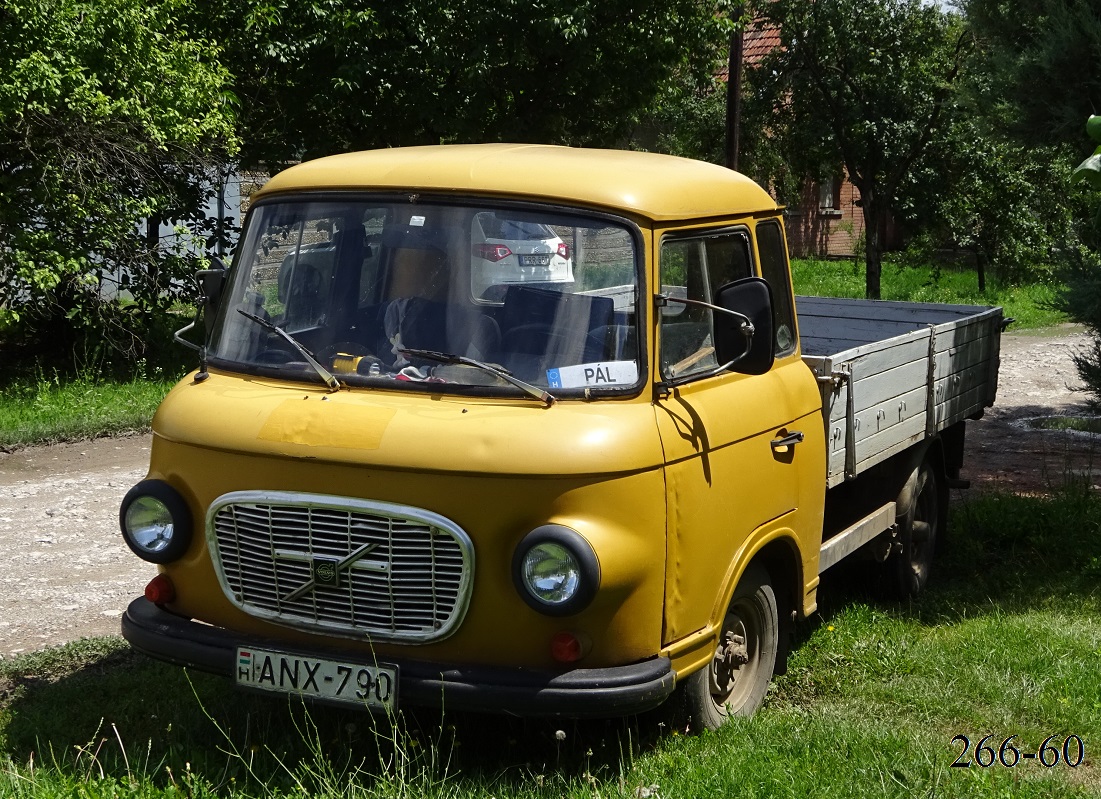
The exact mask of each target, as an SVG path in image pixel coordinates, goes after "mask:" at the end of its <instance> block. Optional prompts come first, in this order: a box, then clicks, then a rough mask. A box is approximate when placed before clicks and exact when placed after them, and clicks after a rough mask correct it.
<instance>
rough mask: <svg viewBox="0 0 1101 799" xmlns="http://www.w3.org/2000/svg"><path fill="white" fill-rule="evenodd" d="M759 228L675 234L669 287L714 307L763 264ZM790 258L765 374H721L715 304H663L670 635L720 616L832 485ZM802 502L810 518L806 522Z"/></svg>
mask: <svg viewBox="0 0 1101 799" xmlns="http://www.w3.org/2000/svg"><path fill="white" fill-rule="evenodd" d="M777 230H778V231H779V230H780V228H779V227H778V226H777ZM752 231H753V228H751V227H750V226H748V225H747V226H744V227H741V226H738V227H731V228H725V229H722V230H718V231H713V232H707V233H702V234H701V233H699V232H698V231H696V232H692V233H689V234H685V235H669V234H667V235H666V236H665V237H663V239H662V242H661V246H660V252H659V262H658V270H659V274H660V284H661V292H662V293H663V294H666V295H667V296H672V297H678V296H679V297H682V298H686V299H695V300H702V301H704V302H709V303H714V302H715V300H714V295H715V292H716V291H717V290H718V289H719V288H721V287H722V286H724V285H726V284H727V283H729V282H731V281H733V280H737V279H739V278H743V277H747V276H749V275H753V274H756V273H758V272H759V271H760V270H759V269H757V268H756V265H755V264H756V257H755V256H756V252H755V249H754V247H753V244H752V241H753V239H752ZM780 235H781V239H780V246H781V248H782V245H783V240H782V232H781V234H780ZM781 255H783V251H782V250H781ZM781 265H782V267H783V270H784V275H785V277H784V285H783V286H782V287H777V286H776V285H773V286H772V287H773V294H774V297H775V296H776V295H777V294H780V293H781V291H782V292H784V293H785V294H784V296H783V297H781V298H780V301H779V302H776V301H775V300H774V321H775V324H774V326H775V328H776V330H775V332H774V348H775V350H776V354H777V355H778V357H777V359H776V361H775V362H774V364H773V366H772V368H771V370H770V371H769V372H767V373H765V374H762V375H741V374H735V373H732V372H729V371H724V372H720V373H718V374H716V373H715V370H716V369H717V367H718V366H719V364H718V362H717V360H716V357H715V350H714V346H713V342H712V324H711V317H712V311H710V310H709V309H707V308H702V307H699V306H691V305H689V306H686V305H683V304H680V303H676V302H669V303H668V304H667V305H665V306H664V307H662V308H660V309H659V310H660V313H659V318H658V320H657V325H658V331H657V340H658V356H657V367H658V371H659V379H660V380H662V381H665V383H666V385H667V387H666V388H665V389H664V390H660V391H659V396H658V399H657V403H656V404H657V418H658V429H659V432H660V435H661V441H662V446H663V448H664V456H665V482H666V492H667V520H666V523H667V530H668V557H667V559H666V603H665V619H664V642H665V643H670V642H672V641H675V640H677V639H679V638H682V637H684V636H685V635H688V634H690V633H692V632H694V631H697V630H699V629H701V628H703V627H704V626H706V625H707V624H708V623H709V622H710V621H715V620H718V619H719V618H721V616H722V614H723V611H724V610H725V609H724V608H721V607H719V604H720V600H721V599H722V594H723V589H724V588H725V587H727V585H728V582H729V580H730V578H731V574H732V570H733V568H734V566H735V564H736V563H738V562H739V561H740V560H741V558H742V556H743V555H747V554H748V552H749V551H750V550H755V549H756V548H757V547H758V546H759V545H760V543H761V542H763V541H764V540H765V539H768V538H770V537H773V536H775V535H782V534H788V533H787V532H786V531H793V532H794V533H795V535H796V536H797V537H800V538H801V537H804V536H805V535H806V534H807V530H808V529H810V528H811V527H813V525H814V524H820V521H821V516H820V514H821V509H820V507H821V502H820V501H818V502H815V501H813V500H811V501H809V502H808V501H807V500H806V499H805V498H804V494H805V493H806V492H807V491H812V492H813V491H815V490H817V491H818V492H819V493H821V492H822V491H823V490H824V489H822V486H821V482H822V474H823V469H824V464H823V463H819V462H818V461H819V460H821V459H822V458H823V457H824V456H823V454H822V453H821V452H819V451H818V450H820V449H821V446H820V444H821V440H822V438H823V434H822V432H821V427H822V421H821V416H820V411H819V408H820V404H821V403H820V399H819V394H818V391H817V388H816V385H815V383H814V378H813V376H812V375H811V374H810V370H809V369H807V367H806V366H805V365H804V364H803V363H802V360H801V358H800V357H799V355H798V351H797V350H798V348H797V346H796V342H795V323H794V318H793V316H794V315H793V312H792V301H791V294H790V288H788V279H787V277H786V274H787V272H786V270H787V263H786V256H785V257H784V258H783V262H782V264H781ZM774 277H775V276H774ZM766 279H767V276H766ZM812 425H816V426H817V427H815V428H812V427H811V426H812ZM800 433H801V434H803V435H802V436H801V437H800V435H799V434H800ZM800 438H802V441H800V440H799V439H800ZM815 478H817V484H815ZM815 505H817V506H818V508H817V510H815V508H814V506H815ZM808 506H809V507H808ZM804 510H809V511H810V516H811V517H812V518H811V519H808V520H805V521H804V520H802V519H801V518H800V516H801V514H802V513H803V511H804ZM815 516H817V518H813V517H815ZM808 525H809V526H808ZM818 529H819V530H820V527H819V528H818ZM816 549H817V547H815V550H816Z"/></svg>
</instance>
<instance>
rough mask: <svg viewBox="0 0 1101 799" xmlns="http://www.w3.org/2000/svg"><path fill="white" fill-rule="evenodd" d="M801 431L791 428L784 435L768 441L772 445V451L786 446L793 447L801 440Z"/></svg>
mask: <svg viewBox="0 0 1101 799" xmlns="http://www.w3.org/2000/svg"><path fill="white" fill-rule="evenodd" d="M803 438H804V436H803V433H802V431H800V430H793V431H792V432H790V433H788V434H787V435H785V436H781V437H780V438H774V439H772V441H770V442H769V443H770V444H771V445H772V451H773V452H776V451H777V450H782V449H787V448H788V447H794V446H795V445H796V444H800V443H802V441H803Z"/></svg>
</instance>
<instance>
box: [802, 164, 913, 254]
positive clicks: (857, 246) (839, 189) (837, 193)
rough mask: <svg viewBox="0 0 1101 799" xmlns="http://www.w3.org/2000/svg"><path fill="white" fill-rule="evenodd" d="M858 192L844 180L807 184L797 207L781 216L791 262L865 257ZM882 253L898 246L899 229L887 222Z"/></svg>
mask: <svg viewBox="0 0 1101 799" xmlns="http://www.w3.org/2000/svg"><path fill="white" fill-rule="evenodd" d="M859 199H860V192H858V191H857V190H856V186H854V185H853V184H851V183H849V182H848V181H847V180H843V179H842V180H838V181H834V183H833V184H832V185H831V186H828V187H826V190H825V192H824V191H823V187H822V184H820V183H816V182H814V181H811V180H808V181H807V182H806V183H804V184H803V191H802V193H801V195H800V198H799V204H798V205H789V206H788V209H787V210H786V211H785V212H784V224H785V225H786V227H787V233H788V248H789V249H790V251H791V255H792V257H793V258H808V257H814V258H852V257H863V255H864V212H863V210H862V209H861V208H860V206H859V205H857V202H858V201H859ZM880 233H881V235H882V241H883V246H884V249H892V248H894V247H897V246H898V244H899V235H898V227H897V225H895V224H894V220H892V219H888V220H887V221H886V223H885V224H884V226H883V229H882V230H881V231H880Z"/></svg>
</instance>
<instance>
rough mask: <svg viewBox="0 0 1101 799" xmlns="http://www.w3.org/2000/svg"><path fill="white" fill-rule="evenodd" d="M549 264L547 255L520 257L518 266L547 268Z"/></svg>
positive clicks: (549, 259) (549, 258) (549, 260)
mask: <svg viewBox="0 0 1101 799" xmlns="http://www.w3.org/2000/svg"><path fill="white" fill-rule="evenodd" d="M550 262H551V257H550V256H549V255H521V256H520V266H548V265H549V264H550Z"/></svg>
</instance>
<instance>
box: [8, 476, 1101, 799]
mask: <svg viewBox="0 0 1101 799" xmlns="http://www.w3.org/2000/svg"><path fill="white" fill-rule="evenodd" d="M963 497H964V498H963V500H962V501H957V502H956V503H955V508H954V511H953V524H952V529H951V532H950V535H949V536H948V540H947V541H946V551H945V552H944V553H943V556H942V558H941V560H940V561H939V562H938V564H937V566H938V571H937V573H936V575H935V577H934V580H933V582H932V584H931V586H930V589H929V590H928V592H927V593H926V594H925V595H924V596H923V597H922V598H921V599H920V600H919V601H915V602H912V603H907V604H882V603H877V602H875V601H873V600H871V599H869V598H868V597H867V596H866V595H864V594H863V593H862V592H861V591H860V590H859V588H857V587H856V586H858V585H859V583H858V582H857V581H855V580H853V579H852V577H853V573H852V572H849V573H846V572H838V573H836V574H835V573H833V571H831V572H828V573H827V575H826V578H827V579H826V580H825V582H824V584H823V587H822V589H821V592H820V602H821V609H820V612H819V614H818V616H817V617H816V618H814V619H811V620H808V621H807V622H804V623H802V624H800V626H799V628H798V630H797V640H796V643H795V648H794V649H793V652H792V655H791V657H790V659H789V664H788V670H787V673H786V674H785V675H783V676H781V677H779V678H777V679H776V681H775V683H774V686H773V689H772V690H771V692H770V696H769V699H768V701H767V703H766V705H765V707H764V708H763V710H762V711H761V712H760V713H758V714H757V715H756V716H755V717H753V718H750V719H737V720H734V721H733V722H732V723H731V724H729V725H727V726H726V727H724V728H723V729H722V730H720V731H719V732H717V733H709V734H705V735H702V736H698V737H687V736H683V735H680V734H677V732H676V731H675V730H670V729H668V728H663V727H661V726H660V718H661V717H660V715H659V714H647V715H646V716H643V717H639V718H634V719H627V720H612V721H596V722H565V721H560V722H554V721H530V720H529V721H523V720H514V719H505V718H498V717H492V716H488V717H478V716H473V715H459V714H445V715H444V716H442V717H441V716H440V715H439V714H438V713H433V712H426V711H407V712H404V713H403V714H402V716H401V718H400V719H399V720H398V722H397V724H396V725H391V724H390V723H389V722H388V721H387V720H385V719H375V718H373V717H371V716H369V715H365V714H360V713H357V712H352V711H348V710H337V709H329V708H320V707H319V708H310V709H309V710H306V709H303V708H302V707H301V706H298V705H296V704H294V703H293V702H292V703H289V704H288V703H287V702H286V701H285V700H279V699H271V698H263V697H254V696H251V695H246V694H239V693H236V692H234V691H233V690H232V689H231V688H230V687H229V685H228V684H227V682H226V681H224V680H222V679H220V678H214V677H209V676H206V675H202V674H191V675H187V674H185V672H183V671H182V670H180V669H177V668H174V667H171V666H167V665H163V664H159V663H155V662H152V661H149V660H147V659H145V658H143V657H141V656H139V655H136V654H134V653H132V652H130V651H129V650H127V649H126V648H125V646H124V645H122V644H121V643H120V642H118V641H117V639H96V640H92V641H83V642H78V643H76V644H71V645H69V646H66V647H62V648H60V649H54V650H48V651H46V652H43V653H37V654H31V655H24V656H21V657H19V658H16V659H14V660H10V661H0V796H13V797H35V799H40V798H41V797H61V796H89V797H100V796H104V797H106V796H141V797H156V798H157V799H161V798H162V797H178V796H195V797H203V796H220V797H269V796H292V795H293V796H303V797H337V796H352V797H360V796H362V797H375V796H377V797H406V796H408V797H414V796H415V797H420V796H426V797H464V798H465V797H483V796H495V797H561V796H569V797H598V796H599V797H624V798H625V799H626V798H629V797H638V796H642V795H644V793H645V791H643V790H642V789H646V791H650V790H651V788H653V789H654V790H655V791H656V793H657V795H659V796H661V797H666V798H667V799H669V798H671V797H703V796H740V797H743V796H744V797H808V798H809V797H815V798H816V799H817V797H823V796H845V797H869V798H871V797H875V798H876V799H879V798H880V797H899V799H903V798H904V797H905V798H907V799H908V798H909V797H961V798H962V797H978V798H979V799H1002V797H1050V796H1059V797H1071V798H1072V799H1075V798H1081V799H1084V798H1085V797H1098V796H1101V756H1099V754H1101V496H1099V495H1098V494H1097V493H1095V492H1094V491H1092V490H1090V489H1088V488H1087V487H1086V486H1085V485H1084V484H1079V483H1071V484H1069V485H1068V486H1067V487H1066V488H1063V489H1060V490H1056V491H1054V493H1053V494H1051V495H1046V496H1042V497H1022V496H1014V495H1008V494H984V495H975V496H968V495H966V494H964V495H963ZM955 499H957V500H959V499H960V497H959V496H957V497H956V498H955ZM559 731H561V732H560V734H559ZM957 735H964V736H967V737H968V739H969V741H970V746H969V751H968V752H967V753H966V754H967V759H970V760H972V761H974V759H975V749H976V746H977V745H978V744H979V742H980V740H981V739H982V738H983V737H984V736H987V735H992V736H993V738H992V739H990V741H989V742H988V744H987V745H992V746H993V749H994V750H995V752H996V751H997V750H998V749H999V748H1000V746H1001V742H1002V741H1003V740H1005V739H1007V738H1009V737H1010V736H1017V737H1016V738H1014V739H1013V740H1012V741H1011V745H1014V746H1016V747H1017V748H1018V749H1019V750H1020V751H1021V752H1036V751H1038V749H1039V747H1040V746H1041V744H1042V743H1043V742H1044V740H1045V739H1047V738H1048V737H1049V736H1053V735H1054V736H1057V738H1056V739H1055V740H1054V743H1055V745H1056V746H1058V747H1061V745H1062V743H1063V741H1064V740H1065V739H1066V737H1067V736H1069V735H1077V736H1080V738H1081V739H1082V741H1083V743H1084V745H1085V753H1086V757H1085V762H1083V763H1082V765H1080V766H1078V767H1077V768H1071V767H1068V766H1066V765H1064V764H1062V763H1060V764H1059V765H1058V766H1056V767H1053V768H1046V767H1045V766H1043V765H1041V764H1040V763H1038V762H1036V761H1027V760H1022V761H1021V762H1020V763H1019V764H1018V765H1017V766H1015V767H1013V768H1008V767H1005V766H1002V765H1001V764H995V765H992V766H990V767H986V768H983V767H979V766H977V765H973V766H972V767H971V768H966V769H965V768H953V767H952V763H953V761H955V760H957V758H959V756H960V755H961V753H962V752H963V743H962V741H959V740H957V741H955V742H953V738H954V737H955V736H957ZM655 786H656V787H655Z"/></svg>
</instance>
